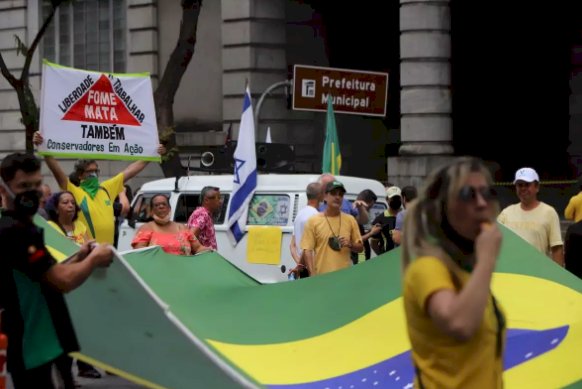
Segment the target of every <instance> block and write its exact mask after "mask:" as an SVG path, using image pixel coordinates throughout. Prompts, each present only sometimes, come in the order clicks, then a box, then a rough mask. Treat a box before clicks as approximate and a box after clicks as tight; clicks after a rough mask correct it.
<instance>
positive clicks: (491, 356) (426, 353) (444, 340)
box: [403, 257, 505, 389]
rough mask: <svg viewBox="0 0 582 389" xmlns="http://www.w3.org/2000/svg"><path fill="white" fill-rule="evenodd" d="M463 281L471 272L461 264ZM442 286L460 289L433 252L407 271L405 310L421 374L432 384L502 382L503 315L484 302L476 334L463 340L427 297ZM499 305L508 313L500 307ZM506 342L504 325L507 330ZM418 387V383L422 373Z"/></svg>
mask: <svg viewBox="0 0 582 389" xmlns="http://www.w3.org/2000/svg"><path fill="white" fill-rule="evenodd" d="M455 274H456V275H457V278H458V279H459V282H460V283H461V287H462V286H463V285H465V284H466V283H467V281H468V280H469V278H470V274H469V273H468V272H466V271H464V270H461V269H459V270H458V271H456V272H455ZM443 289H451V290H455V289H456V288H455V284H454V283H453V279H452V276H451V273H450V271H449V269H448V268H447V267H446V266H445V264H444V263H443V262H442V261H440V260H439V259H437V258H434V257H421V258H418V259H416V260H415V261H413V262H412V263H411V264H410V265H409V266H408V268H407V269H406V272H405V274H404V291H403V299H404V310H405V313H406V319H407V328H408V336H409V338H410V343H411V345H412V359H413V363H414V365H415V367H416V368H417V372H419V373H420V380H421V381H422V385H423V387H424V388H426V389H431V388H447V389H453V388H488V389H491V388H502V387H503V382H502V375H503V358H502V355H503V352H501V353H500V354H498V353H497V351H498V350H497V336H498V321H497V317H496V316H495V310H494V308H493V302H492V300H491V299H489V303H488V304H487V307H486V308H485V313H484V315H483V321H482V324H481V326H480V328H479V329H478V330H477V332H476V333H475V335H474V336H473V337H472V338H471V339H469V340H468V341H465V342H461V341H459V340H456V339H454V338H452V337H450V336H448V335H446V334H445V333H443V332H442V331H441V330H440V329H439V328H437V326H436V325H435V324H434V323H433V321H432V320H431V318H430V317H429V315H428V313H427V312H426V303H427V300H428V298H429V297H430V296H431V295H432V294H433V293H435V292H437V291H439V290H443ZM497 305H498V310H499V311H500V312H501V314H502V315H503V311H502V310H501V307H500V306H499V303H497ZM500 336H501V337H502V338H501V340H502V347H501V351H503V349H504V347H505V330H503V331H502V333H501V335H500ZM414 387H415V388H419V387H420V385H419V382H418V375H417V377H416V379H415V385H414Z"/></svg>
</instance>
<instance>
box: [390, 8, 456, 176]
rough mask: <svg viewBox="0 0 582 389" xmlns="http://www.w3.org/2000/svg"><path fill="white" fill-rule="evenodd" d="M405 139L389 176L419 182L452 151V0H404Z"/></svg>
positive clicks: (402, 105) (401, 15)
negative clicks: (450, 60)
mask: <svg viewBox="0 0 582 389" xmlns="http://www.w3.org/2000/svg"><path fill="white" fill-rule="evenodd" d="M400 32H401V36H400V57H401V64H400V78H401V99H400V110H401V124H400V127H401V141H402V146H401V147H400V150H399V153H400V156H399V157H392V158H388V180H389V181H391V182H394V183H397V184H400V185H406V184H419V183H420V182H421V181H422V179H423V178H424V177H425V176H426V175H427V174H428V173H429V172H430V170H431V169H432V168H434V165H435V163H438V162H440V161H443V162H444V161H445V160H447V159H448V157H447V156H450V155H451V154H452V153H453V147H452V120H451V111H452V108H451V91H450V85H451V69H450V62H449V59H450V54H451V39H450V10H449V0H400Z"/></svg>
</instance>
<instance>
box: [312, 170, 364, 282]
mask: <svg viewBox="0 0 582 389" xmlns="http://www.w3.org/2000/svg"><path fill="white" fill-rule="evenodd" d="M345 193H346V189H345V187H344V185H343V184H342V183H341V182H339V181H337V180H334V181H331V182H329V183H328V184H327V185H326V186H325V198H324V199H325V201H326V203H327V208H326V209H325V210H324V211H323V212H321V213H319V214H317V215H314V216H312V217H311V218H310V219H309V220H308V221H307V223H306V224H305V229H304V231H303V237H302V238H301V249H302V250H303V252H304V256H305V262H306V266H307V270H309V273H310V275H312V276H314V275H319V274H324V273H329V272H332V271H336V270H340V269H344V268H347V267H350V266H352V260H351V252H355V253H359V252H361V251H362V250H363V247H364V246H363V244H362V236H361V235H360V231H359V229H358V223H357V222H356V219H355V218H354V217H353V216H351V215H348V214H345V213H342V212H341V205H342V201H343V199H344V194H345Z"/></svg>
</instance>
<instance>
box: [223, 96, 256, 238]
mask: <svg viewBox="0 0 582 389" xmlns="http://www.w3.org/2000/svg"><path fill="white" fill-rule="evenodd" d="M233 157H234V175H233V185H232V200H231V201H230V209H229V211H228V231H227V234H228V236H229V238H230V241H231V242H232V244H233V245H235V246H236V245H237V243H238V242H240V240H241V239H242V238H243V236H244V233H245V226H246V221H247V213H248V209H249V203H250V202H251V199H252V197H253V194H254V193H255V189H256V188H257V154H256V151H255V119H254V117H253V104H252V102H251V93H250V91H249V87H248V85H247V87H246V90H245V97H244V102H243V110H242V115H241V118H240V127H239V132H238V141H237V144H236V149H235V150H234V155H233Z"/></svg>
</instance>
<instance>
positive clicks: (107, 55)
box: [42, 0, 127, 73]
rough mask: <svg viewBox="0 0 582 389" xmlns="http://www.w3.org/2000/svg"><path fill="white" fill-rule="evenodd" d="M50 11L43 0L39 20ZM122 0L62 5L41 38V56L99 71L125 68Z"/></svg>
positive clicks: (124, 18)
mask: <svg viewBox="0 0 582 389" xmlns="http://www.w3.org/2000/svg"><path fill="white" fill-rule="evenodd" d="M50 10H51V5H50V2H49V1H43V2H42V16H43V17H42V21H44V20H45V18H46V16H47V15H48V14H49V12H50ZM125 11H126V5H125V1H123V0H76V1H74V2H66V3H64V4H63V5H61V6H60V7H59V8H58V9H57V12H56V14H55V17H54V19H53V22H52V23H51V24H50V25H49V27H48V29H47V31H46V33H45V36H44V37H43V40H42V56H43V58H46V59H48V60H49V61H52V62H55V63H58V64H60V65H65V66H72V67H75V68H79V69H87V70H98V71H101V72H114V73H123V72H125V71H126V51H127V42H126V20H127V17H126V12H125Z"/></svg>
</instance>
